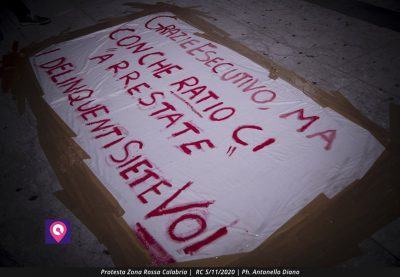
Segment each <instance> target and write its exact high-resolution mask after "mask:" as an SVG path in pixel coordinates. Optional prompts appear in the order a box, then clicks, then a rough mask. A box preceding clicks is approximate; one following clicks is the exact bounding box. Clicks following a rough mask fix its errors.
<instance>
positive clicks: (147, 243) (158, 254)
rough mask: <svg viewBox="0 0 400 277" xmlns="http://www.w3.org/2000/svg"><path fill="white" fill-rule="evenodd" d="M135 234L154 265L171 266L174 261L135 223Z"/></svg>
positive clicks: (144, 229)
mask: <svg viewBox="0 0 400 277" xmlns="http://www.w3.org/2000/svg"><path fill="white" fill-rule="evenodd" d="M134 231H135V234H136V236H137V238H138V239H139V241H140V242H141V243H142V244H143V246H144V247H145V248H146V249H147V251H149V254H150V256H151V258H152V259H153V263H154V264H155V265H163V264H172V263H175V262H176V261H175V259H174V258H173V257H172V256H171V255H170V254H169V253H168V252H167V251H166V250H165V249H164V248H163V247H162V246H161V245H160V244H159V243H158V242H157V241H156V239H155V238H154V237H153V236H152V235H151V234H150V233H149V232H148V231H147V230H146V228H144V227H143V226H142V225H141V224H140V223H139V222H138V223H136V228H135V230H134Z"/></svg>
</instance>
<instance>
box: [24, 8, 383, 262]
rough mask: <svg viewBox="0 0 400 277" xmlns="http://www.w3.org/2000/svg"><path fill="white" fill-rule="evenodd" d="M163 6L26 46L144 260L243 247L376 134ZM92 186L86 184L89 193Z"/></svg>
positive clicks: (334, 184)
mask: <svg viewBox="0 0 400 277" xmlns="http://www.w3.org/2000/svg"><path fill="white" fill-rule="evenodd" d="M196 32H199V30H197V29H196V28H194V27H192V26H190V25H188V24H186V23H185V22H183V21H181V20H178V19H177V18H176V17H175V16H174V15H173V14H171V13H160V14H153V15H149V16H146V17H143V18H140V19H137V20H133V21H131V22H128V23H124V24H122V25H118V26H114V27H111V28H108V29H104V30H101V31H98V32H95V33H92V34H89V35H86V36H82V37H79V38H76V39H73V40H70V41H67V42H63V43H58V44H54V45H52V46H50V47H48V48H47V49H43V50H42V51H41V52H39V53H38V54H37V55H35V56H33V57H31V64H32V66H33V69H34V71H35V74H36V77H37V79H38V80H39V83H40V85H41V87H42V89H43V91H44V99H45V101H46V102H47V103H48V104H49V105H50V106H51V107H52V108H53V109H54V110H55V111H56V112H57V114H58V115H59V116H60V117H61V118H62V119H63V120H64V121H65V122H66V124H67V125H68V126H69V127H70V128H71V129H72V130H73V131H74V132H76V134H77V137H76V141H77V143H78V144H79V145H80V146H81V147H82V148H83V149H84V150H85V151H86V152H87V153H88V154H89V155H90V157H91V159H89V160H86V163H87V165H88V166H89V167H90V169H91V170H92V171H93V172H94V173H95V175H96V176H97V177H98V178H99V179H100V180H101V181H102V183H103V184H104V185H105V186H106V187H107V189H108V190H109V191H110V192H111V193H112V194H113V196H114V197H115V198H116V199H117V200H118V202H119V203H120V205H121V206H122V207H123V209H124V210H125V214H124V219H125V220H126V222H127V223H128V224H129V225H130V226H131V228H132V231H133V232H135V233H136V235H137V236H138V238H139V239H140V241H141V242H142V243H143V245H144V246H145V247H146V248H147V249H148V250H149V251H150V253H151V255H152V256H153V258H154V259H155V260H156V262H159V263H168V262H174V261H186V260H193V259H200V258H208V257H215V256H220V255H226V254H232V253H239V252H247V251H251V250H253V249H255V248H256V247H257V246H259V245H260V244H261V243H262V242H263V241H265V239H266V238H268V237H269V236H270V235H271V234H272V233H273V232H275V231H276V230H277V229H278V228H279V227H280V226H282V225H283V224H284V223H285V222H286V221H287V220H289V219H290V218H291V217H293V216H294V215H295V214H296V213H297V212H299V211H300V210H301V209H302V208H303V207H304V206H305V205H307V204H308V203H309V202H310V201H311V200H313V199H314V198H315V197H316V196H317V195H318V194H320V193H325V194H326V195H327V196H328V197H332V196H334V195H335V194H337V193H338V192H340V191H341V190H342V189H343V188H344V187H346V186H347V185H349V184H350V183H352V182H353V181H355V180H356V179H359V178H361V177H362V176H363V175H364V174H365V173H366V172H367V170H368V169H369V168H370V167H371V166H372V164H373V163H374V162H375V160H376V159H377V158H378V157H379V155H380V154H381V153H382V152H383V150H384V147H383V146H382V145H381V144H380V143H379V142H378V141H377V140H376V139H375V138H374V137H373V136H372V135H371V134H370V133H369V132H368V131H367V130H365V129H363V128H361V127H360V126H358V125H356V124H354V123H352V122H351V121H349V120H348V119H346V118H344V117H343V116H341V115H340V114H338V113H336V112H335V111H333V110H331V109H329V108H322V107H320V106H319V105H318V104H317V103H315V102H314V101H313V100H312V99H310V98H309V97H307V96H305V95H304V94H303V93H302V92H301V91H300V90H298V89H296V88H295V87H293V86H291V85H290V84H288V83H287V82H285V81H283V80H282V79H279V78H278V79H276V80H273V79H270V78H269V77H268V75H269V74H268V73H269V72H268V70H266V69H264V68H262V67H260V66H259V65H257V64H255V63H254V62H252V61H250V60H249V59H247V58H245V57H243V56H241V55H239V54H238V53H236V52H234V51H232V50H230V49H228V48H226V47H223V46H221V45H218V44H216V43H214V42H211V41H208V40H206V39H204V38H201V37H199V36H197V35H195V33H196ZM94 197H95V196H94Z"/></svg>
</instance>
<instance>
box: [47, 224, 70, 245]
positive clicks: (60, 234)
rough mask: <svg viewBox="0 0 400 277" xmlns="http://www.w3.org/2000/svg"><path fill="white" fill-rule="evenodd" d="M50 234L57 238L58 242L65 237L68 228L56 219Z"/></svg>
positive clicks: (51, 226)
mask: <svg viewBox="0 0 400 277" xmlns="http://www.w3.org/2000/svg"><path fill="white" fill-rule="evenodd" d="M49 231H50V235H51V236H52V237H53V238H54V239H55V241H56V242H57V243H60V241H61V240H62V239H63V238H64V236H65V235H66V234H67V231H68V228H67V226H66V225H65V224H64V222H62V221H55V222H53V223H52V224H51V225H50V230H49Z"/></svg>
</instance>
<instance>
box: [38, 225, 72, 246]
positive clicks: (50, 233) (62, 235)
mask: <svg viewBox="0 0 400 277" xmlns="http://www.w3.org/2000/svg"><path fill="white" fill-rule="evenodd" d="M44 225H45V243H46V244H66V243H70V242H71V231H70V225H69V222H68V220H65V219H46V221H45V224H44Z"/></svg>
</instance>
